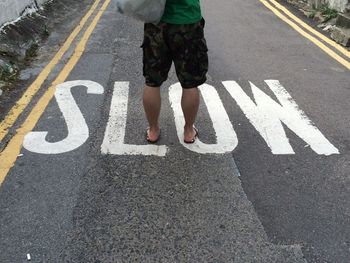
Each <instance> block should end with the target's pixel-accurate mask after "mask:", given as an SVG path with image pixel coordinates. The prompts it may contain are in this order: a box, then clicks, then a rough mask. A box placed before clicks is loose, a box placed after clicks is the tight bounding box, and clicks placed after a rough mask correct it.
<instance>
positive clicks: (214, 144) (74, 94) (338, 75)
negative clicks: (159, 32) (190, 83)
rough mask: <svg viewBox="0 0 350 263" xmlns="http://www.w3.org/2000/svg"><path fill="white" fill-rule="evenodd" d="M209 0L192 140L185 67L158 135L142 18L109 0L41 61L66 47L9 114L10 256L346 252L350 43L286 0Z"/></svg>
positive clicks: (1, 160) (5, 167) (1, 164)
mask: <svg viewBox="0 0 350 263" xmlns="http://www.w3.org/2000/svg"><path fill="white" fill-rule="evenodd" d="M202 8H203V15H204V17H205V19H206V27H205V32H206V38H207V42H208V47H209V57H210V70H209V74H208V82H207V84H206V85H204V86H202V87H201V88H200V89H201V94H202V98H201V100H202V101H201V107H200V111H199V116H198V120H197V124H196V126H197V127H198V129H199V131H200V136H199V140H198V141H197V142H196V143H195V144H194V145H192V146H187V145H184V144H183V143H182V142H181V141H182V140H181V138H182V137H181V136H182V134H181V126H182V118H181V117H182V116H181V111H180V110H179V104H178V100H179V95H180V93H181V88H180V87H179V86H178V84H177V82H178V81H177V78H176V75H175V72H174V70H173V69H172V70H171V72H170V75H169V79H168V81H167V82H166V83H165V84H164V85H163V87H162V113H161V120H160V122H161V126H162V136H161V139H160V141H159V142H158V143H157V145H148V144H147V143H146V141H145V130H146V127H147V123H146V120H145V117H144V113H143V107H142V100H141V95H142V86H143V77H142V63H141V62H142V54H141V53H142V52H141V49H140V45H141V43H142V30H143V27H142V24H141V23H139V22H135V21H134V20H132V19H130V18H127V17H124V16H122V15H120V14H118V13H117V12H116V8H115V6H114V5H113V3H109V0H107V1H96V2H95V6H92V9H91V14H90V15H91V16H89V17H86V24H84V23H81V24H80V25H81V28H80V29H81V32H80V33H79V32H78V33H77V34H76V38H75V39H74V40H72V42H71V43H68V44H67V50H66V52H59V50H58V49H59V48H58V47H57V50H56V51H55V52H52V56H50V57H49V58H47V57H44V58H41V59H42V61H38V62H37V65H39V64H40V63H41V64H40V65H41V69H43V68H44V66H42V64H43V62H45V61H46V60H47V63H48V62H49V61H50V59H51V57H54V55H55V53H56V52H58V53H59V54H62V58H61V59H59V60H57V63H56V64H55V66H54V67H52V69H51V70H49V71H47V72H48V74H47V75H46V76H45V77H40V75H39V77H38V78H39V80H40V79H41V80H42V81H41V83H40V85H39V86H40V87H41V88H40V89H39V90H38V91H35V92H34V91H31V92H29V95H28V96H26V98H30V101H29V103H28V106H27V105H25V106H23V105H24V104H23V103H22V104H21V103H19V104H17V105H15V108H13V109H15V110H12V111H10V108H9V112H8V113H7V115H5V116H4V120H3V122H2V124H1V125H2V127H5V126H4V125H8V123H11V121H13V124H11V125H9V127H8V131H7V130H6V131H5V129H4V130H1V134H2V136H3V137H2V142H1V144H0V145H1V147H2V150H3V151H2V153H1V154H0V178H1V181H2V185H1V189H0V213H1V218H0V222H1V228H0V236H1V239H0V247H1V251H2V253H1V254H0V261H1V262H26V261H27V257H28V256H29V255H30V257H31V262H348V260H349V258H350V228H349V225H350V179H349V178H350V176H349V175H350V172H349V171H350V140H349V138H350V132H349V131H350V117H349V116H350V114H349V113H350V104H349V98H350V74H349V69H350V66H349V65H350V63H349V61H350V58H349V56H348V55H349V52H348V51H344V49H342V48H339V47H338V48H335V47H332V46H330V45H329V44H328V43H325V42H324V41H321V42H320V40H317V39H318V38H317V37H315V36H313V34H312V33H310V32H309V31H308V30H306V29H302V30H304V31H302V32H306V33H307V34H304V33H301V31H300V30H299V29H300V28H301V26H299V25H297V27H294V28H293V27H291V24H288V23H286V21H289V22H290V21H292V19H291V18H281V16H278V15H276V14H278V12H281V11H277V9H276V8H277V7H276V5H274V3H273V1H272V0H271V2H270V1H266V2H265V1H263V0H262V1H258V0H256V1H244V0H235V1H229V0H222V1H220V3H218V2H215V1H209V0H203V1H202ZM272 10H273V11H275V13H274V12H273V11H272ZM85 12H87V10H86V11H84V13H82V14H80V16H81V17H83V16H84V15H85ZM282 14H283V16H284V17H287V15H286V14H285V13H283V12H282ZM294 23H295V22H294ZM296 28H299V29H296ZM62 36H64V39H66V38H67V37H68V34H66V35H65V34H64V33H62ZM310 36H311V37H310ZM315 38H316V41H315ZM62 42H63V41H62ZM64 47H65V46H64V45H61V48H64ZM324 47H326V48H324ZM47 48H48V47H47ZM43 49H45V47H44V48H43ZM61 51H62V50H61ZM347 52H348V53H347ZM38 60H39V59H38ZM39 62H40V63H39ZM44 64H45V63H44ZM39 68H40V67H39ZM37 69H38V68H34V66H33V68H32V69H28V71H29V72H40V71H38V70H37ZM42 72H43V71H42ZM28 86H29V85H28ZM25 88H26V87H23V89H25ZM16 112H21V114H20V115H18V117H15V116H16ZM4 123H5V124H4ZM6 123H7V124H6ZM28 254H29V255H28Z"/></svg>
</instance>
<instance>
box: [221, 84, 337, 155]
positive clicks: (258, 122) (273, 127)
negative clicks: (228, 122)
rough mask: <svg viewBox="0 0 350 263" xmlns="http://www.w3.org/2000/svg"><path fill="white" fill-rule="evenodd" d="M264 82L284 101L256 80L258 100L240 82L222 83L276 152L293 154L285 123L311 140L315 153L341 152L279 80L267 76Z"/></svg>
mask: <svg viewBox="0 0 350 263" xmlns="http://www.w3.org/2000/svg"><path fill="white" fill-rule="evenodd" d="M265 82H266V83H267V85H268V86H269V88H270V89H271V90H272V92H273V93H274V94H275V95H276V97H277V99H278V101H279V102H280V103H281V104H278V103H277V102H275V101H274V100H273V99H271V98H270V97H269V96H268V95H266V94H265V93H264V92H263V91H261V90H260V89H258V88H257V87H256V86H255V85H254V84H253V83H250V85H251V88H252V92H253V95H254V99H255V103H254V102H253V101H252V100H251V99H250V98H249V96H248V95H247V94H246V93H245V92H244V91H243V90H242V88H241V87H240V86H239V85H238V84H237V82H235V81H224V82H223V84H224V86H225V88H226V89H227V91H228V92H229V93H230V95H231V96H232V98H233V99H235V101H236V102H237V104H238V105H239V106H240V107H241V109H242V110H243V112H244V114H245V115H246V116H247V118H248V119H249V121H250V122H251V123H252V124H253V126H254V127H255V129H256V130H257V131H258V132H259V133H260V134H261V136H262V137H263V138H264V140H265V141H266V143H267V145H268V146H269V147H270V149H271V151H272V153H273V154H294V151H293V148H292V146H291V145H290V143H289V140H288V137H287V136H286V133H285V131H284V128H283V126H282V123H284V124H285V125H286V126H287V127H288V128H289V129H291V130H292V131H293V132H294V133H295V134H296V135H298V136H299V137H300V138H301V139H303V140H304V141H305V142H306V143H307V144H309V145H310V147H311V148H312V149H313V150H314V151H315V152H316V153H318V154H323V155H331V154H339V151H338V149H337V148H335V147H334V146H333V145H332V144H331V143H330V142H329V141H328V140H327V139H326V138H325V137H324V136H323V134H322V133H321V132H320V131H319V130H318V129H317V128H316V127H315V126H314V125H313V124H312V122H311V120H310V119H309V118H308V117H307V116H306V115H305V113H304V112H303V111H302V110H300V109H299V107H298V105H297V104H296V103H295V102H294V100H293V99H292V97H291V96H290V95H289V93H288V92H287V91H286V90H285V89H284V88H283V87H282V85H281V84H280V83H279V81H277V80H266V81H265Z"/></svg>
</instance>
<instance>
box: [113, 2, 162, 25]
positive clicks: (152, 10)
mask: <svg viewBox="0 0 350 263" xmlns="http://www.w3.org/2000/svg"><path fill="white" fill-rule="evenodd" d="M115 1H116V4H117V8H118V11H119V12H120V13H122V14H125V15H128V16H131V17H133V18H136V19H137V20H141V21H143V22H145V23H154V24H157V23H158V22H159V21H160V19H161V18H162V16H163V13H164V8H165V2H166V0H115Z"/></svg>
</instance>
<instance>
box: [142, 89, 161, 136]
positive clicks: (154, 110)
mask: <svg viewBox="0 0 350 263" xmlns="http://www.w3.org/2000/svg"><path fill="white" fill-rule="evenodd" d="M143 107H144V109H145V113H146V117H147V120H148V123H149V132H148V139H149V140H151V141H156V140H157V139H158V137H159V132H160V128H159V123H158V118H159V114H160V107H161V97H160V88H154V87H149V86H147V85H146V86H145V88H144V90H143Z"/></svg>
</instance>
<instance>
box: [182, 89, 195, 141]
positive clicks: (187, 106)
mask: <svg viewBox="0 0 350 263" xmlns="http://www.w3.org/2000/svg"><path fill="white" fill-rule="evenodd" d="M181 107H182V111H183V114H184V117H185V127H184V140H185V141H191V140H193V139H194V137H195V135H196V131H195V130H194V128H193V125H194V122H195V120H196V117H197V112H198V108H199V91H198V88H192V89H182V99H181Z"/></svg>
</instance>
